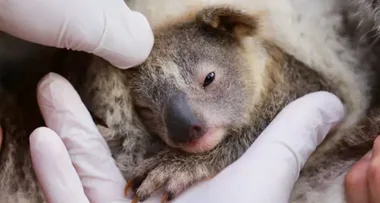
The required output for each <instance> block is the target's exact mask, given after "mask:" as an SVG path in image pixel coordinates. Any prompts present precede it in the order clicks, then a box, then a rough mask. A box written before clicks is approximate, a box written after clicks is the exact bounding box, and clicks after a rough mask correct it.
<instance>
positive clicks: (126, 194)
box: [124, 181, 132, 196]
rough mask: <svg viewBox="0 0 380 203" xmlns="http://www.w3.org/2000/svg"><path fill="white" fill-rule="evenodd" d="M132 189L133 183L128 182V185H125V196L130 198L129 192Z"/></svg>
mask: <svg viewBox="0 0 380 203" xmlns="http://www.w3.org/2000/svg"><path fill="white" fill-rule="evenodd" d="M131 188H132V181H128V182H127V185H125V188H124V194H125V196H128V192H129V190H130V189H131Z"/></svg>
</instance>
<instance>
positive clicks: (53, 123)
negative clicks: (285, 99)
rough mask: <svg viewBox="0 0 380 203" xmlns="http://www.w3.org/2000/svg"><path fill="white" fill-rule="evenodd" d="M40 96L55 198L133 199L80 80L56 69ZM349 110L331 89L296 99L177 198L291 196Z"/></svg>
mask: <svg viewBox="0 0 380 203" xmlns="http://www.w3.org/2000/svg"><path fill="white" fill-rule="evenodd" d="M68 98H70V99H68ZM38 101H39V105H40V107H41V111H42V114H43V116H44V119H45V121H46V123H47V126H48V127H49V128H50V129H51V130H50V129H47V128H40V129H37V130H36V131H34V132H33V134H32V135H31V137H30V144H31V153H32V160H33V163H34V168H35V171H36V174H37V177H38V180H39V181H40V184H41V186H42V188H43V191H44V194H45V196H46V198H47V199H48V202H50V203H58V202H59V203H60V202H78V203H81V202H95V203H96V202H99V203H100V202H101V203H104V202H131V200H130V199H126V198H125V197H124V194H123V193H124V192H123V190H124V186H125V181H124V180H123V178H122V176H121V174H120V171H119V170H118V168H117V167H116V164H115V162H114V160H113V159H112V156H111V154H110V152H109V148H108V146H107V145H106V143H105V141H104V140H103V138H102V136H101V135H100V133H99V131H98V130H97V128H96V126H95V124H94V123H93V121H92V119H91V116H90V114H89V113H88V111H87V110H86V108H85V107H84V105H83V103H82V102H81V100H80V98H79V96H78V94H77V93H76V92H75V90H74V89H73V87H72V86H71V85H70V84H69V83H68V82H67V81H66V80H65V79H63V78H62V77H60V76H58V75H56V74H49V75H48V76H46V77H45V78H44V79H43V81H42V82H41V83H40V85H39V90H38ZM343 116H344V109H343V105H342V103H341V102H340V101H339V99H338V98H337V97H336V96H334V95H332V94H330V93H326V92H318V93H313V94H310V95H306V96H304V97H303V98H300V99H298V100H296V101H294V102H293V103H291V104H290V105H288V106H287V107H286V108H285V109H284V110H283V111H282V112H281V113H280V114H279V115H278V116H277V117H276V119H275V120H274V121H273V122H272V123H271V124H270V125H269V126H268V127H267V129H266V130H265V131H264V132H263V133H262V134H261V135H260V137H259V138H258V139H257V140H256V141H255V143H254V144H253V145H252V146H251V147H250V148H249V149H248V151H247V152H246V153H245V154H244V155H243V156H242V157H241V158H240V159H238V160H237V161H236V162H235V163H233V164H231V165H230V166H229V167H227V168H226V169H224V170H223V171H222V172H221V173H219V174H218V175H217V176H216V177H214V178H213V179H211V180H208V181H204V182H201V183H199V184H196V185H194V186H193V187H191V188H190V189H188V190H186V191H185V192H184V193H183V194H182V195H181V196H178V198H176V199H175V200H174V201H173V202H174V203H182V202H183V203H185V202H199V203H202V202H205V203H208V202H221V203H223V202H226V203H227V202H242V203H243V202H261V203H272V202H278V203H281V202H284V203H285V202H287V201H288V199H289V195H290V191H291V189H292V188H293V185H294V182H295V181H296V180H297V178H298V174H299V172H300V170H301V168H302V167H303V165H304V164H305V162H306V160H307V158H308V157H309V156H310V154H311V153H312V152H313V151H314V150H315V148H316V147H317V145H318V144H319V143H320V142H321V141H322V140H323V139H324V137H325V136H326V134H327V133H328V131H329V130H330V129H331V128H333V127H334V126H335V125H336V124H337V123H338V122H339V121H341V120H342V119H343ZM57 159H59V160H60V161H59V162H57V161H56V160H57ZM279 166H281V167H279ZM279 182H281V184H278V183H279ZM231 188H232V189H231ZM160 197H161V196H160V195H159V194H158V195H157V196H152V197H151V198H150V199H148V200H147V201H146V202H148V203H150V202H159V201H160Z"/></svg>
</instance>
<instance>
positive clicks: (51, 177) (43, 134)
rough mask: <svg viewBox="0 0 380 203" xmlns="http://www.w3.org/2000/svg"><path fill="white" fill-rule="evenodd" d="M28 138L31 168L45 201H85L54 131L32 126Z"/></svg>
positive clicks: (80, 186) (76, 177) (59, 202)
mask: <svg viewBox="0 0 380 203" xmlns="http://www.w3.org/2000/svg"><path fill="white" fill-rule="evenodd" d="M29 140H30V152H31V157H32V162H33V168H34V171H35V173H36V176H37V179H38V181H39V183H40V186H41V188H42V191H43V193H44V196H45V198H46V200H47V202H49V203H66V202H76V203H86V202H89V201H88V199H87V198H86V195H85V193H84V191H83V187H82V184H81V182H80V179H79V177H78V174H77V173H76V171H75V169H74V167H73V165H72V164H71V160H70V156H69V154H68V152H67V150H66V148H65V146H64V144H63V142H62V140H61V139H60V138H59V137H58V135H57V134H56V133H55V132H54V131H52V130H50V129H48V128H43V127H42V128H38V129H36V130H34V131H33V132H32V134H31V135H30V137H29Z"/></svg>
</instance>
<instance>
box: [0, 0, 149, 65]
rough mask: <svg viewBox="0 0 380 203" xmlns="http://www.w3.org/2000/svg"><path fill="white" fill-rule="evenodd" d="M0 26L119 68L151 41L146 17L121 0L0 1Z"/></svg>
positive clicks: (141, 55) (141, 56)
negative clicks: (104, 61)
mask: <svg viewBox="0 0 380 203" xmlns="http://www.w3.org/2000/svg"><path fill="white" fill-rule="evenodd" d="M0 30H2V31H4V32H6V33H9V34H11V35H13V36H16V37H19V38H21V39H24V40H27V41H31V42H34V43H38V44H42V45H46V46H54V47H58V48H67V49H73V50H77V51H85V52H88V53H93V54H96V55H98V56H100V57H102V58H104V59H106V60H108V61H110V62H111V63H112V64H113V65H115V66H117V67H119V68H128V67H131V66H134V65H136V64H139V63H141V62H143V61H144V60H145V59H146V58H147V57H148V55H149V53H150V51H151V48H152V46H153V33H152V30H151V28H150V25H149V24H148V22H147V20H146V18H145V17H144V16H143V15H142V14H140V13H138V12H133V11H131V10H130V9H129V8H128V7H127V6H126V4H125V3H124V1H123V0H113V1H107V0H11V1H10V0H0Z"/></svg>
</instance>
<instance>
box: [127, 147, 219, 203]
mask: <svg viewBox="0 0 380 203" xmlns="http://www.w3.org/2000/svg"><path fill="white" fill-rule="evenodd" d="M204 161H205V160H204ZM204 161H202V160H201V159H198V158H197V156H196V155H187V154H181V153H176V152H165V153H162V154H159V155H157V156H154V157H152V158H149V159H146V160H144V161H143V162H142V163H141V164H140V165H138V166H137V167H136V168H135V169H134V172H133V175H132V177H133V178H132V180H131V181H128V184H127V186H126V193H127V192H128V191H129V190H130V189H132V190H133V191H134V201H133V202H138V201H140V202H143V201H145V200H146V199H148V198H149V197H150V195H151V194H153V193H154V192H155V191H157V190H158V189H161V188H164V190H165V193H164V195H163V197H162V201H161V203H164V202H167V201H171V200H173V199H174V198H175V197H176V196H177V195H178V194H179V193H180V192H182V191H183V190H185V189H186V188H188V187H189V186H190V185H192V184H193V183H195V182H197V181H201V180H204V179H206V178H209V177H210V176H211V172H210V170H209V168H207V166H206V162H204Z"/></svg>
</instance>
